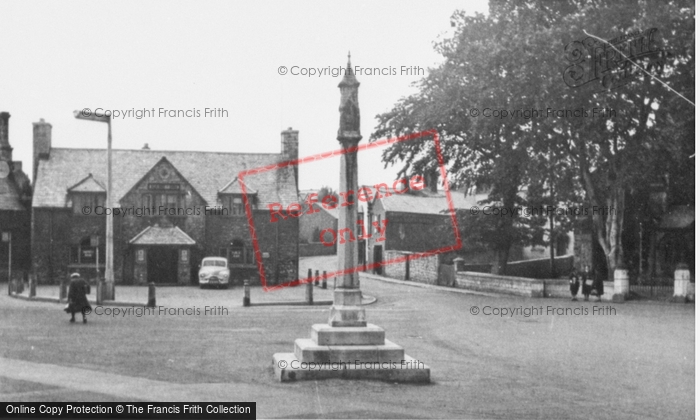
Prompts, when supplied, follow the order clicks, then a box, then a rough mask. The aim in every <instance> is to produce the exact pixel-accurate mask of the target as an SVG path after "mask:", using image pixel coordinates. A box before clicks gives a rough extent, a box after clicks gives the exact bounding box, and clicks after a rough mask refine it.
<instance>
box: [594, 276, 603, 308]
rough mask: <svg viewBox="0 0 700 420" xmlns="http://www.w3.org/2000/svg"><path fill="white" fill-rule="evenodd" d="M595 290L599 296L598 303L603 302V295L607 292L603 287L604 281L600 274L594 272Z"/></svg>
mask: <svg viewBox="0 0 700 420" xmlns="http://www.w3.org/2000/svg"><path fill="white" fill-rule="evenodd" d="M593 289H594V290H595V291H596V294H597V295H598V300H597V301H596V302H600V301H602V300H603V299H602V296H603V293H604V292H605V290H604V289H605V286H604V285H603V279H602V277H600V276H599V275H598V273H596V272H594V273H593Z"/></svg>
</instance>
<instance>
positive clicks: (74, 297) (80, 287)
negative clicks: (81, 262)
mask: <svg viewBox="0 0 700 420" xmlns="http://www.w3.org/2000/svg"><path fill="white" fill-rule="evenodd" d="M89 290H90V285H89V284H88V283H87V282H86V281H85V280H83V279H82V278H81V277H80V274H78V273H73V274H71V275H70V285H69V286H68V305H67V306H66V309H65V311H66V312H70V322H75V313H76V312H80V313H81V314H83V324H86V323H87V318H86V316H85V315H86V314H87V313H88V312H90V311H91V310H92V306H90V302H88V300H87V294H88V292H89Z"/></svg>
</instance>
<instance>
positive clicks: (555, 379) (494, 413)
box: [0, 278, 695, 419]
mask: <svg viewBox="0 0 700 420" xmlns="http://www.w3.org/2000/svg"><path fill="white" fill-rule="evenodd" d="M362 288H363V290H364V291H366V293H368V294H371V295H372V296H375V297H377V299H378V301H377V303H376V304H374V305H370V306H368V307H367V315H368V318H369V321H370V322H372V323H375V324H378V325H380V326H382V327H384V328H385V329H386V330H387V338H388V339H389V340H391V341H394V342H396V343H398V344H400V345H402V346H404V347H405V348H406V351H407V353H408V354H409V355H411V356H413V357H415V358H417V359H418V360H420V361H422V362H424V363H426V364H427V365H429V366H430V368H431V377H432V380H433V383H432V384H430V385H400V384H393V383H384V382H371V381H343V380H328V381H309V382H298V383H285V384H281V383H278V382H276V381H275V380H274V377H273V373H272V355H273V354H274V353H277V352H289V351H292V349H293V342H294V339H296V338H302V337H308V335H309V329H310V327H311V325H312V324H314V323H321V322H325V321H326V319H327V309H326V308H323V307H250V308H243V307H242V306H241V305H240V302H242V297H241V299H238V297H237V296H236V295H235V294H236V293H239V291H237V290H236V289H233V290H229V291H225V290H200V289H198V288H160V289H159V302H158V304H159V305H166V304H167V305H174V307H176V308H180V309H183V310H185V309H190V310H191V311H193V314H192V315H187V314H184V313H183V314H180V315H168V314H160V315H145V314H141V316H138V314H136V313H132V314H127V315H126V316H117V317H111V316H107V315H97V314H96V313H93V314H91V315H90V317H89V322H88V324H85V325H84V324H79V323H76V324H70V323H68V316H66V314H65V313H63V312H62V311H61V305H57V304H52V303H44V302H29V301H25V300H18V299H12V298H9V297H8V296H6V295H3V296H2V297H0V400H2V401H17V402H21V401H126V400H129V401H131V400H133V401H139V400H148V401H185V400H201V401H221V400H223V401H257V403H258V404H257V408H258V416H259V417H261V418H273V417H284V418H318V417H321V418H329V417H332V418H434V417H447V418H553V419H554V418H557V419H558V418H582V419H584V418H585V419H588V418H611V419H620V418H630V419H632V418H634V419H637V418H674V419H675V418H692V417H693V415H694V409H695V405H694V395H695V387H694V379H695V350H694V343H695V307H694V305H683V304H669V303H648V302H644V303H639V302H634V303H629V302H628V303H624V304H608V303H605V302H603V303H604V304H603V305H601V304H599V303H595V302H570V301H564V300H555V299H526V298H515V297H494V296H475V295H467V294H456V293H450V292H445V291H439V290H431V289H424V288H415V287H410V286H405V285H400V284H392V283H386V282H381V281H377V280H373V279H370V278H363V279H362ZM315 289H316V290H318V288H315ZM161 291H162V293H163V295H162V301H161V300H160V299H161V295H160V293H161ZM258 291H259V292H260V293H264V292H262V291H261V290H258ZM169 293H172V295H169ZM226 293H230V294H231V296H230V297H227V296H228V295H227V294H226ZM288 293H298V294H299V296H300V297H299V298H300V299H303V288H297V289H296V290H290V291H288ZM167 296H170V297H167ZM260 298H261V299H262V295H261V297H260ZM277 298H278V297H277ZM277 298H276V299H277ZM295 298H296V296H295ZM226 299H228V301H227V300H226ZM219 302H226V303H223V304H221V305H222V306H224V307H225V308H226V309H227V310H228V312H227V313H225V314H218V315H217V314H211V313H210V314H204V311H205V307H207V306H214V307H216V306H217V305H219ZM548 307H549V308H548ZM497 308H504V309H503V310H501V309H497ZM540 308H541V312H542V314H539V313H538V314H535V315H532V316H526V314H528V309H529V313H530V314H532V313H533V310H532V309H534V310H536V311H537V312H540ZM197 309H199V314H194V312H196V310H197ZM548 309H551V310H553V311H554V314H552V313H550V314H547V313H546V312H547V310H548ZM477 310H478V314H476V315H473V314H472V313H476V311H477ZM567 310H568V312H569V315H557V314H556V313H557V312H566V311H567ZM594 310H596V311H597V312H599V313H597V314H596V315H593V311H594ZM613 310H614V313H613ZM472 311H474V312H472ZM498 311H502V312H503V311H512V312H510V313H512V314H513V316H504V317H501V316H496V315H489V314H490V313H491V314H492V313H495V312H498Z"/></svg>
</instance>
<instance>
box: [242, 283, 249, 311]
mask: <svg viewBox="0 0 700 420" xmlns="http://www.w3.org/2000/svg"><path fill="white" fill-rule="evenodd" d="M243 306H250V284H249V283H248V279H245V280H243Z"/></svg>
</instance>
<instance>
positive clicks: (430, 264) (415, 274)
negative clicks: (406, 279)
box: [408, 255, 440, 284]
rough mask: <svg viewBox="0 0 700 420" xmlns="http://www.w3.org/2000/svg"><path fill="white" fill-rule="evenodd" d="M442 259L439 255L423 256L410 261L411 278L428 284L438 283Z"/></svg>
mask: <svg viewBox="0 0 700 420" xmlns="http://www.w3.org/2000/svg"><path fill="white" fill-rule="evenodd" d="M439 267H440V261H439V258H438V256H437V255H431V256H429V257H421V258H417V259H414V260H410V261H409V269H408V270H409V276H410V280H412V281H417V282H420V283H426V284H437V283H438V270H439Z"/></svg>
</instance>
